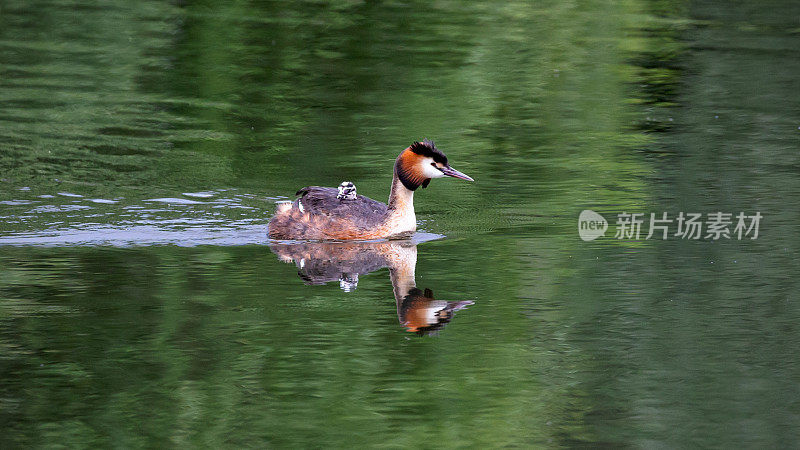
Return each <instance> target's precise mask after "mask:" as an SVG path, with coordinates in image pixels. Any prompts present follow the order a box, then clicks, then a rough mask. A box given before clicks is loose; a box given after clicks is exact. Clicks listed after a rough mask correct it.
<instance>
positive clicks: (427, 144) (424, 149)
mask: <svg viewBox="0 0 800 450" xmlns="http://www.w3.org/2000/svg"><path fill="white" fill-rule="evenodd" d="M410 149H411V151H412V152H414V153H416V154H418V155H422V156H429V157H431V158H433V160H434V161H436V162H437V163H440V164H444V165H447V156H445V154H444V153H442V151H441V150H439V149H438V148H436V144H434V143H433V141H430V140H428V139H423V140H422V142H414V143H413V144H411V147H410Z"/></svg>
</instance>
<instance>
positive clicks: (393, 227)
mask: <svg viewBox="0 0 800 450" xmlns="http://www.w3.org/2000/svg"><path fill="white" fill-rule="evenodd" d="M446 176H447V177H455V178H461V179H462V180H467V181H473V180H472V178H470V177H468V176H467V175H465V174H463V173H461V172H459V171H457V170H455V169H453V168H452V167H450V165H449V164H448V163H447V156H445V155H444V153H442V152H441V151H440V150H439V149H437V148H436V145H435V144H434V143H433V141H429V140H427V139H425V140H423V141H422V142H414V143H413V144H411V146H410V147H408V148H406V149H405V150H403V151H402V152H401V153H400V155H399V156H398V157H397V160H395V163H394V177H393V178H392V188H391V191H390V193H389V204H388V205H386V204H383V203H381V202H378V201H375V200H372V199H371V198H367V197H364V196H363V195H358V194H356V189H355V186H354V185H353V183H351V182H349V181H345V182H343V183H342V184H341V185H340V186H339V188H338V189H337V188H325V187H319V186H309V187H304V188H303V189H300V190H299V191H297V195H298V196H299V198H298V199H297V200H295V201H294V202H292V203H289V202H285V203H279V204H278V208H277V210H276V211H275V215H274V216H273V217H272V219H271V220H270V221H269V237H270V238H272V239H313V240H351V239H382V238H389V237H405V236H408V235H411V234H412V233H414V231H416V230H417V217H416V216H415V215H414V191H415V190H416V189H417V188H418V187H420V186H422V187H423V188H425V187H427V186H428V183H429V182H430V181H431V178H442V177H446Z"/></svg>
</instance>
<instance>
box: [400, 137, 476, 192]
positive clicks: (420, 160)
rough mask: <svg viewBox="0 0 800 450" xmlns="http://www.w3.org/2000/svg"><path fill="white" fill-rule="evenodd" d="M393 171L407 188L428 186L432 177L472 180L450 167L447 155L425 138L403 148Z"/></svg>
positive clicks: (414, 188)
mask: <svg viewBox="0 0 800 450" xmlns="http://www.w3.org/2000/svg"><path fill="white" fill-rule="evenodd" d="M394 171H395V173H396V174H397V177H398V178H399V179H400V181H401V182H402V183H403V186H405V187H406V188H408V189H409V190H412V191H413V190H416V189H417V188H418V187H420V186H422V187H423V188H425V187H428V183H429V182H430V181H431V179H432V178H442V177H454V178H461V179H462V180H467V181H473V179H472V178H470V177H469V176H467V175H466V174H463V173H461V172H459V171H457V170H456V169H453V168H452V167H450V164H448V163H447V156H445V154H444V153H442V151H441V150H439V149H438V148H436V145H435V144H434V143H433V141H429V140H427V139H425V140H423V141H422V142H414V143H413V144H411V146H410V147H408V148H407V149H405V150H403V151H402V152H401V153H400V155H399V156H398V157H397V160H396V161H395V163H394Z"/></svg>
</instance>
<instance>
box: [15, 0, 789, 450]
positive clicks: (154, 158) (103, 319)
mask: <svg viewBox="0 0 800 450" xmlns="http://www.w3.org/2000/svg"><path fill="white" fill-rule="evenodd" d="M0 8H1V9H0V169H1V170H2V175H0V178H2V180H3V181H2V183H0V197H2V198H0V200H2V201H18V200H20V199H22V200H26V201H27V200H31V199H37V198H39V197H36V196H37V195H40V194H47V195H49V194H55V193H57V192H59V191H65V192H68V193H76V194H82V195H85V196H86V197H87V198H88V197H89V196H91V197H98V198H104V199H111V198H118V197H125V198H126V199H133V200H131V202H132V204H135V203H136V200H142V199H148V198H155V197H176V196H180V194H181V193H182V192H186V191H199V190H215V189H222V188H236V189H238V190H239V191H238V192H244V193H249V194H253V195H254V196H257V197H258V198H263V197H276V196H288V195H291V194H292V193H293V192H294V191H295V190H296V189H297V188H298V187H301V186H304V185H308V184H322V185H337V184H338V183H339V182H340V181H341V180H343V179H350V180H353V181H355V182H356V183H357V185H358V189H359V192H360V193H364V194H366V195H369V196H371V197H374V198H377V199H381V200H385V197H386V196H387V195H388V182H389V179H390V178H389V177H390V173H389V170H390V167H391V163H392V160H393V158H394V157H395V156H396V154H397V153H398V152H399V151H400V150H401V149H402V148H403V147H404V146H405V145H407V144H408V143H409V142H410V141H411V140H414V139H419V138H421V137H430V138H434V139H436V140H437V143H438V144H439V146H440V147H441V148H442V149H443V150H445V151H446V152H447V154H448V156H449V157H450V159H451V160H452V161H453V163H454V165H455V166H456V167H458V168H459V169H462V170H464V171H465V172H466V173H469V174H470V175H472V176H474V177H475V179H476V180H477V182H476V183H474V184H467V183H448V182H446V181H441V180H435V181H434V182H433V183H432V184H431V186H430V188H429V189H427V190H425V191H421V192H420V194H419V195H418V196H417V210H418V216H419V218H420V219H421V220H422V221H423V223H422V228H424V229H425V230H427V231H430V232H436V233H442V234H445V235H446V236H447V237H448V238H447V239H444V240H440V241H434V242H426V243H423V244H420V245H419V249H418V250H419V258H418V263H417V265H416V285H417V286H418V287H420V289H423V288H430V289H432V290H433V292H434V293H435V295H436V299H444V300H451V301H455V300H470V301H474V302H475V304H474V305H472V306H470V307H469V308H468V309H466V310H464V311H459V312H458V313H457V316H456V317H455V318H454V319H453V320H452V322H451V323H449V324H448V325H447V327H446V328H442V329H441V330H440V332H439V334H438V335H436V336H427V337H417V336H415V335H413V334H409V333H407V332H406V331H405V330H404V329H403V327H402V326H401V325H400V324H399V323H398V313H397V305H396V303H395V302H394V301H393V299H394V297H395V296H394V292H393V289H392V283H391V280H390V276H388V275H387V273H386V272H387V270H386V269H381V270H378V271H375V272H371V273H369V274H363V276H361V277H360V278H359V282H358V287H357V289H356V290H355V291H353V292H350V293H345V292H343V291H342V290H341V289H340V288H339V287H338V286H337V285H336V283H333V284H328V285H324V286H308V285H305V284H303V280H302V279H301V278H300V277H297V275H296V272H297V271H298V270H300V271H301V273H302V269H298V268H297V267H294V268H293V267H292V266H288V265H283V264H281V263H280V262H278V260H277V257H276V255H274V254H273V253H272V252H270V251H269V250H268V249H267V248H266V247H264V246H242V247H215V246H208V247H198V248H189V249H186V248H177V247H171V246H146V247H141V248H130V249H112V248H100V247H83V248H79V247H72V248H45V249H43V248H32V247H19V248H12V247H2V248H1V249H0V325H2V327H1V328H0V329H1V330H2V331H0V349H1V350H2V351H0V380H2V382H0V424H2V429H3V433H0V436H2V437H0V446H1V447H6V446H49V445H53V444H58V443H63V444H64V445H66V446H69V447H88V446H92V447H94V446H111V445H120V446H124V447H145V446H147V447H155V446H175V445H180V446H204V447H211V446H214V447H217V446H226V447H239V446H252V447H256V446H264V445H273V446H285V447H296V446H323V445H324V446H334V447H345V446H348V447H349V446H352V445H359V444H360V445H365V446H381V445H383V446H389V447H399V446H423V447H424V446H445V447H458V446H480V447H500V446H554V447H557V446H564V447H570V446H578V445H591V446H599V445H610V446H659V445H660V446H666V447H683V446H701V447H709V446H741V445H742V444H743V443H744V444H745V445H748V446H754V447H791V446H793V445H796V443H797V437H798V436H797V431H796V430H798V429H800V427H798V423H797V417H798V412H799V411H798V408H797V399H798V398H800V392H797V387H796V386H795V385H793V384H792V383H791V382H790V380H794V379H797V376H798V365H797V364H796V362H795V361H794V359H795V358H794V357H793V356H794V355H796V354H797V353H798V344H800V335H798V331H799V330H798V329H797V326H796V325H795V324H797V323H800V321H798V319H800V311H798V307H797V305H798V302H797V300H798V299H797V292H800V290H798V289H797V288H796V286H795V285H796V282H795V281H793V280H794V278H795V277H794V274H795V273H797V270H796V269H797V263H796V261H797V252H798V245H797V237H796V236H795V232H796V223H797V222H798V219H800V218H798V217H797V213H796V211H797V208H795V203H796V202H795V201H794V199H795V198H797V194H798V192H799V191H800V189H799V186H798V179H797V176H796V173H795V172H796V171H795V170H794V169H796V168H797V165H798V164H797V163H798V162H797V152H796V149H797V144H798V139H800V133H799V132H798V129H797V127H798V126H800V118H799V117H798V111H800V107H798V106H800V105H798V101H799V99H800V97H798V96H797V92H798V88H799V87H800V86H798V81H797V78H796V74H797V73H798V72H799V70H798V69H800V67H798V63H797V62H798V61H800V60H798V59H797V58H796V56H797V55H796V53H797V52H796V50H795V49H796V48H798V45H797V44H798V36H799V35H798V33H797V25H796V23H794V22H792V18H793V17H797V14H796V13H797V12H798V11H797V7H796V6H795V5H792V4H790V2H776V3H775V5H774V7H773V8H755V9H754V8H753V7H751V6H748V4H746V3H738V2H735V3H733V4H729V3H725V4H721V3H716V2H693V3H691V4H686V3H684V2H678V1H653V2H637V1H626V2H618V3H614V4H607V3H606V2H585V3H580V4H569V3H563V2H537V3H535V4H532V3H530V2H488V3H481V4H468V5H465V4H462V3H461V2H455V1H440V2H434V3H430V2H418V3H403V2H349V1H341V2H297V3H292V4H283V3H276V2H243V1H242V2H232V3H227V4H226V5H223V6H219V5H217V4H215V3H212V2H189V3H186V4H181V5H171V4H169V3H166V2H156V1H145V2H137V3H135V4H130V5H129V4H127V3H125V2H111V3H109V4H103V5H102V6H97V5H95V4H93V3H91V2H82V1H75V2H65V3H61V2H44V1H41V2H39V1H37V2H13V1H12V2H5V3H4V4H3V5H2V7H0ZM21 187H28V188H30V191H19V190H18V189H19V188H21ZM26 192H29V193H26ZM29 197H30V198H29ZM36 201H40V202H42V203H43V204H44V205H45V206H47V204H48V202H54V201H53V200H47V199H45V200H36ZM271 207H272V205H271V202H269V201H264V202H263V205H262V207H261V209H253V210H247V212H246V213H245V214H247V218H248V219H253V220H263V219H265V216H264V212H265V211H267V210H269V209H270V208H271ZM3 208H4V209H3V216H4V217H3V220H4V223H3V224H2V226H0V230H2V231H3V233H14V232H21V231H27V232H30V231H36V230H39V229H42V228H46V227H47V226H49V225H48V224H49V223H50V222H49V221H51V220H53V218H52V216H47V215H46V214H38V215H37V214H34V215H33V216H32V217H31V218H29V219H26V220H24V221H21V222H19V223H17V222H14V220H13V219H15V218H16V216H19V215H21V213H18V211H20V209H15V208H18V206H13V205H5V204H4V205H3ZM109 208H110V209H107V210H105V211H106V212H107V214H105V215H103V216H102V217H96V218H92V219H88V218H82V214H80V213H74V214H72V215H71V216H69V217H67V218H66V219H62V218H59V220H64V221H65V222H66V223H67V225H66V226H73V227H74V226H76V224H81V223H82V220H83V221H90V222H98V223H101V224H104V225H114V224H117V223H119V222H120V221H121V220H123V218H124V217H125V216H124V214H123V213H122V208H121V206H120V208H118V209H115V208H116V207H109ZM586 208H590V209H595V210H598V211H601V212H603V213H604V214H612V215H607V218H609V219H611V220H612V222H613V214H615V213H617V212H621V211H623V210H627V211H636V212H661V211H668V212H671V213H676V212H677V211H697V212H703V213H708V212H714V211H717V210H720V211H726V212H733V213H735V212H738V211H747V212H749V213H752V212H754V211H757V210H758V211H761V212H762V213H763V214H764V215H765V221H764V225H763V229H762V237H761V238H759V240H757V241H752V242H737V241H728V242H720V243H711V242H686V241H678V240H670V241H666V242H662V241H648V242H644V241H640V242H624V241H622V242H620V241H615V240H612V239H610V238H609V239H601V240H598V241H595V242H593V243H584V242H582V241H580V240H578V238H577V235H576V232H575V231H576V230H575V221H576V220H575V219H576V218H577V215H578V213H579V212H580V211H581V210H583V209H586ZM193 211H196V210H187V211H186V212H184V211H183V210H177V211H176V210H171V211H170V213H169V214H167V213H165V212H164V211H160V212H156V213H153V214H157V215H158V214H161V215H160V216H159V217H157V218H156V219H162V220H164V219H166V218H168V217H169V218H172V217H174V216H176V215H178V216H181V215H190V214H191V212H193ZM211 226H212V227H213V225H211ZM401 320H402V319H401Z"/></svg>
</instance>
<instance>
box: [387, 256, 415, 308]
mask: <svg viewBox="0 0 800 450" xmlns="http://www.w3.org/2000/svg"><path fill="white" fill-rule="evenodd" d="M387 261H388V262H389V278H391V280H392V290H393V291H394V300H395V302H396V303H397V317H398V318H399V317H400V307H401V306H402V304H403V299H404V298H406V297H407V296H408V293H409V292H410V291H411V289H414V288H415V287H417V282H416V281H415V280H414V270H415V269H416V268H417V246H416V245H412V246H410V247H403V246H400V245H397V246H392V253H391V254H390V255H387Z"/></svg>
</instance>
